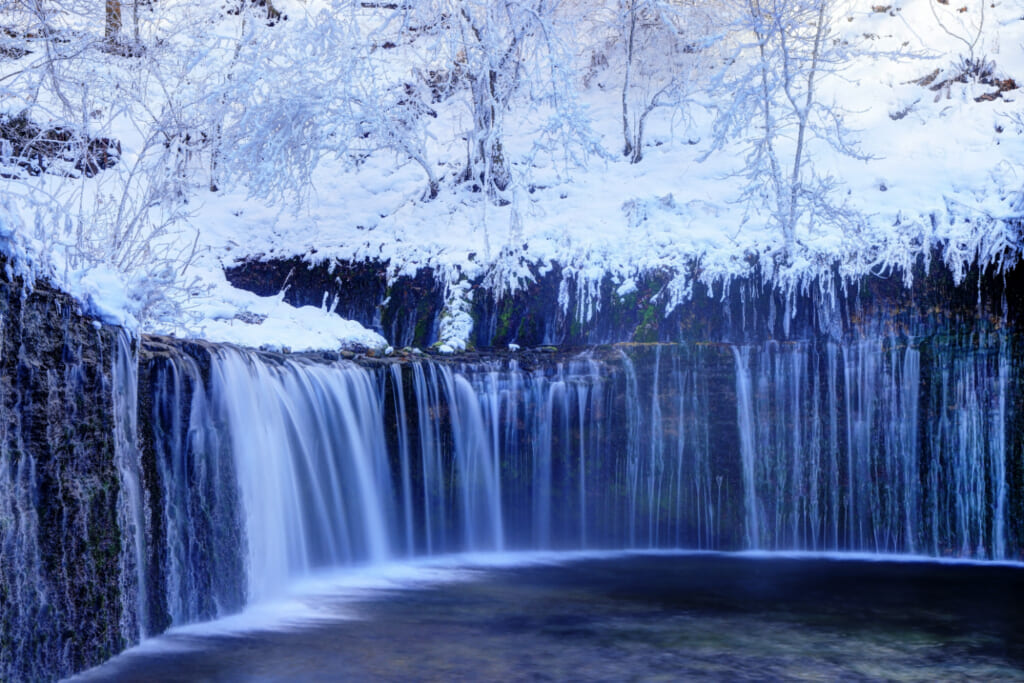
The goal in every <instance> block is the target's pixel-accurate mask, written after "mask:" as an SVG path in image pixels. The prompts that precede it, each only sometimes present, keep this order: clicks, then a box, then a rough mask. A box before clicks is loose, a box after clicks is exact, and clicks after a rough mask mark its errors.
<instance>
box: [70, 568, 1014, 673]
mask: <svg viewBox="0 0 1024 683" xmlns="http://www.w3.org/2000/svg"><path fill="white" fill-rule="evenodd" d="M493 561H498V562H500V563H502V564H498V565H493V564H492V565H490V566H489V565H488V564H487V563H481V561H480V560H479V558H477V560H476V561H475V562H474V561H473V560H468V561H463V562H462V563H460V562H459V561H458V560H457V559H455V558H453V559H451V560H449V561H443V562H435V563H434V564H433V565H429V564H427V565H423V564H421V565H418V566H417V567H409V568H407V570H406V571H399V572H397V573H396V570H395V568H394V567H391V568H383V569H382V570H381V571H380V572H379V575H378V578H377V579H376V580H374V581H371V583H372V584H374V586H373V587H363V588H353V587H352V586H351V585H349V586H347V587H339V588H335V589H334V590H331V589H329V588H324V590H325V592H322V593H319V594H316V593H314V594H310V595H307V596H306V597H304V598H294V599H293V602H292V603H291V607H287V606H282V607H280V608H278V609H279V612H278V613H276V614H275V613H274V612H273V610H270V612H269V613H268V612H267V611H266V610H265V611H263V612H258V613H255V614H250V615H248V618H246V617H244V616H243V617H241V618H238V619H236V620H235V621H231V620H227V621H225V622H221V623H218V622H214V623H213V624H209V625H205V626H203V627H201V628H199V629H192V630H190V629H189V628H188V627H186V628H185V629H181V630H177V631H172V632H171V633H170V634H167V635H164V636H161V637H159V638H157V639H155V640H153V641H150V642H148V643H146V644H145V645H143V646H142V647H141V648H136V649H135V650H133V651H129V652H128V653H126V654H124V655H121V656H119V657H117V658H115V659H114V660H112V661H111V662H108V663H107V664H106V665H104V666H102V667H99V668H98V669H95V670H93V671H91V672H88V673H87V674H85V675H83V676H80V677H78V678H77V679H75V680H77V681H82V682H86V681H93V682H95V681H120V680H146V681H295V680H303V681H333V680H368V679H374V680H607V681H621V680H783V679H802V680H808V679H809V680H840V679H841V680H883V679H884V680H904V681H935V680H947V681H948V680H1024V640H1022V639H1021V638H1020V635H1019V634H1020V633H1024V612H1022V611H1021V610H1020V609H1019V605H1020V604H1024V603H1022V600H1024V573H1022V571H1021V567H1019V566H1005V565H992V564H989V565H981V564H952V563H939V562H922V561H920V560H908V559H899V558H897V559H889V560H885V561H879V560H877V559H874V560H872V559H864V558H857V557H853V556H847V557H845V558H842V559H839V558H838V557H822V556H785V555H769V554H719V553H704V554H678V553H662V554H614V555H611V554H610V555H607V556H591V557H585V556H576V557H573V556H571V555H563V556H561V559H559V556H557V555H547V556H543V557H542V558H539V559H538V558H537V557H535V556H533V557H531V556H524V557H521V558H520V563H516V562H515V560H514V558H513V559H510V558H509V557H505V558H496V559H495V560H493ZM389 576H391V577H392V578H391V579H388V578H387V577H389ZM364 578H365V575H364ZM337 581H338V585H339V586H344V585H345V584H344V581H345V579H344V577H339V578H337ZM329 583H330V582H329V581H327V582H326V584H325V586H326V585H327V584H329ZM358 583H359V582H358V581H356V585H358ZM296 604H302V605H304V607H305V609H304V610H303V609H298V610H297V609H296V608H295V605H296ZM247 619H248V620H247ZM261 620H263V623H261ZM275 622H276V623H275Z"/></svg>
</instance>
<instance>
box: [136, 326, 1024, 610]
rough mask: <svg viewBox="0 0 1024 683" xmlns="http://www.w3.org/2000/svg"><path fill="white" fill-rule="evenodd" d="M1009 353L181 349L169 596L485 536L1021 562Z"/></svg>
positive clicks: (158, 393) (155, 378)
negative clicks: (410, 358) (370, 359)
mask: <svg viewBox="0 0 1024 683" xmlns="http://www.w3.org/2000/svg"><path fill="white" fill-rule="evenodd" d="M1010 346H1011V342H1010V340H1009V339H1008V338H1007V336H1006V335H1001V334H996V333H993V334H990V335H988V336H983V337H977V338H972V339H970V340H967V341H966V342H965V341H963V340H958V339H956V338H928V339H921V340H914V339H906V338H902V337H899V336H895V335H891V336H888V337H879V338H877V339H871V340H864V339H861V340H851V341H846V342H842V343H833V342H822V343H820V344H814V343H810V342H801V343H789V344H780V343H776V342H769V343H765V344H761V345H756V346H729V345H697V346H685V345H680V346H653V347H625V348H623V349H620V350H614V351H605V352H600V353H598V352H588V353H584V354H581V355H578V356H576V357H572V358H564V357H562V358H559V359H552V360H541V361H538V360H537V357H536V356H534V357H531V358H532V360H528V362H527V363H526V365H525V366H524V365H523V364H521V363H520V362H517V361H516V360H515V359H514V357H513V358H507V359H504V360H492V361H486V362H477V363H471V364H470V363H463V364H458V363H444V362H436V361H416V362H380V363H378V364H377V365H375V366H368V365H365V364H364V365H359V364H356V363H354V362H350V361H344V360H335V361H324V360H322V359H321V360H313V359H309V358H301V357H286V358H281V357H270V356H266V355H261V354H256V353H251V352H246V351H242V350H237V349H233V348H218V349H214V350H210V351H206V352H203V353H200V354H198V355H197V356H194V357H192V356H189V355H185V354H180V353H176V354H168V355H166V356H161V357H160V359H159V360H158V361H151V363H152V364H155V365H154V367H155V368H156V369H155V370H153V371H152V372H151V377H152V385H153V395H154V398H153V425H154V426H153V434H154V438H153V440H154V449H153V450H154V456H155V460H156V463H155V465H154V466H153V468H152V470H153V471H154V472H155V476H156V478H157V480H158V485H157V486H155V487H151V488H154V493H153V494H152V497H153V498H155V499H156V500H158V501H159V505H160V506H162V507H161V509H162V512H161V514H160V515H159V516H160V520H161V521H160V523H159V524H158V525H156V526H162V528H163V531H162V532H161V534H162V536H161V538H162V539H163V540H162V548H163V550H162V551H161V553H162V554H163V556H164V560H165V561H164V567H165V569H164V570H163V576H162V578H160V580H159V583H160V585H158V586H155V587H153V586H151V587H150V591H151V592H153V593H156V594H159V595H162V596H164V600H165V602H166V605H165V609H166V611H167V613H168V616H169V620H170V622H171V623H183V622H187V621H191V620H195V619H201V618H208V617H211V616H216V615H218V614H223V613H225V612H229V611H233V610H235V609H238V607H239V606H240V604H241V603H243V602H246V601H254V600H262V599H265V598H268V597H271V596H273V595H274V594H276V593H279V592H281V591H282V590H284V589H285V587H286V586H287V585H288V584H289V583H290V582H291V581H293V580H295V579H297V578H300V577H302V576H304V575H307V574H309V573H311V572H314V571H318V570H320V569H324V568H330V567H336V566H342V565H351V564H359V563H373V562H378V561H382V560H387V559H392V558H401V557H408V556H412V555H424V554H427V555H430V554H437V553H450V552H459V551H467V550H469V551H479V550H486V551H490V550H519V549H578V548H595V549H598V548H599V549H608V548H693V549H724V550H729V549H745V548H763V549H786V550H850V551H854V550H855V551H868V552H895V553H917V554H921V553H924V554H932V555H945V554H951V555H956V556H968V557H978V558H1007V557H1015V556H1017V555H1018V554H1019V553H1020V552H1021V546H1020V538H1019V534H1020V531H1019V524H1020V518H1021V514H1020V512H1021V511H1020V507H1021V501H1020V500H1019V499H1017V498H1014V497H1013V496H1012V495H1011V492H1012V488H1011V486H1010V479H1011V477H1013V476H1014V474H1013V472H1014V471H1015V470H1013V468H1012V467H1011V466H1009V465H1008V458H1010V457H1016V456H1013V455H1012V453H1015V452H1016V451H1015V450H1014V449H1016V448H1018V447H1019V444H1017V443H1016V441H1013V440H1011V439H1009V437H1008V432H1007V430H1008V428H1009V424H1010V420H1011V417H1012V416H1011V414H1010V408H1011V406H1012V405H1013V397H1014V383H1015V381H1016V380H1015V379H1014V378H1015V377H1016V368H1015V367H1014V365H1013V363H1012V362H1011V349H1010ZM157 489H158V490H157ZM157 535H158V536H160V534H157ZM158 559H159V558H151V559H150V564H153V563H154V562H156V561H157V560H158ZM151 580H152V578H151Z"/></svg>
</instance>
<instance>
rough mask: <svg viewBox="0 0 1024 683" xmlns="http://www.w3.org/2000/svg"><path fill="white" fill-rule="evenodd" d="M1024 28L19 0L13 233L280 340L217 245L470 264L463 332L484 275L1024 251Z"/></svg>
mask: <svg viewBox="0 0 1024 683" xmlns="http://www.w3.org/2000/svg"><path fill="white" fill-rule="evenodd" d="M982 5H984V7H982ZM112 6H113V7H116V8H117V11H116V12H115V11H113V10H111V9H110V8H111V7H112ZM271 7H272V8H273V9H272V11H271V9H269V8H271ZM961 10H963V11H961ZM1022 44H1024V20H1022V19H1021V17H1020V15H1019V12H1017V13H1015V12H1014V11H1013V8H1011V7H1009V6H1008V4H1007V3H980V2H974V0H971V1H969V2H966V4H964V3H951V4H949V5H942V4H941V3H934V2H931V3H925V2H918V1H917V0H895V2H893V3H891V4H886V5H872V4H867V5H863V4H861V3H847V2H844V1H843V0H787V1H786V2H783V1H781V0H711V1H709V2H698V1H696V0H671V1H670V0H487V1H485V0H459V1H458V2H456V1H454V0H421V1H418V2H409V3H407V2H399V3H391V2H364V1H362V0H274V2H273V3H272V4H271V5H269V6H268V5H267V4H266V3H259V2H254V1H252V0H244V1H243V0H237V1H236V0H232V1H231V2H226V3H220V2H217V3H204V2H198V1H197V0H160V2H141V1H140V2H125V1H122V2H119V3H118V2H115V3H105V2H97V1H96V0H65V1H62V2H59V3H58V2H52V1H50V0H43V1H40V0H0V95H2V100H0V120H6V121H14V120H17V121H19V122H21V123H19V124H18V125H19V126H21V127H20V128H19V130H21V131H23V132H22V133H20V134H19V135H20V136H21V137H20V138H19V139H13V137H17V136H13V137H12V136H7V137H5V138H4V139H5V140H6V142H0V221H2V224H0V237H2V238H3V241H4V243H5V245H6V246H5V251H6V252H7V253H9V254H17V255H18V262H19V263H20V264H28V265H22V266H19V267H22V268H24V269H25V270H26V271H30V270H31V271H33V272H37V273H40V274H45V275H47V276H49V277H52V278H55V279H57V280H59V281H61V282H63V283H65V284H66V285H67V286H68V287H69V288H73V289H74V288H77V289H76V291H77V292H78V293H79V294H80V298H81V299H82V300H83V301H85V302H87V303H88V302H90V301H91V302H93V303H91V304H89V305H90V306H91V307H92V308H93V309H94V310H96V311H101V312H102V311H107V312H108V313H107V317H110V318H114V319H117V318H120V319H123V320H126V321H129V322H131V320H132V319H136V320H139V321H141V324H142V325H143V327H144V328H145V329H153V330H162V331H173V332H176V333H180V334H197V335H206V336H211V337H217V338H224V339H230V340H232V341H243V340H244V341H247V342H248V341H253V342H255V341H259V339H260V335H263V336H264V337H266V339H265V341H266V342H267V343H272V344H275V345H277V346H280V347H284V346H295V347H297V346H299V345H298V344H295V343H294V342H296V341H298V340H296V339H293V338H289V339H288V341H282V339H283V337H281V335H283V334H284V332H283V330H284V329H285V328H286V327H288V324H290V322H294V321H295V320H297V318H295V319H292V318H291V317H290V313H287V312H284V309H283V308H281V306H283V304H281V302H280V301H278V300H276V299H275V300H267V301H256V300H254V299H251V298H246V297H244V296H242V295H240V294H238V293H237V292H235V291H232V290H231V289H230V288H229V287H228V285H227V284H226V281H225V280H224V277H223V275H222V273H221V264H222V262H223V261H229V260H232V259H234V258H239V257H256V258H259V257H261V256H266V255H284V256H291V255H295V254H300V255H306V256H309V257H310V258H311V259H316V258H339V259H350V260H362V259H366V258H372V259H378V260H382V261H388V262H389V265H388V272H389V273H390V274H393V275H394V274H398V273H403V274H410V273H412V272H414V271H416V270H418V269H420V268H426V267H429V268H431V269H433V271H434V272H435V273H447V274H450V278H449V280H450V282H449V289H448V293H449V297H448V303H449V306H448V310H449V314H450V316H449V321H450V325H449V327H450V328H451V329H452V330H461V332H459V334H463V335H464V336H463V337H462V338H463V341H465V339H467V338H468V337H467V336H465V335H468V334H469V332H468V331H467V330H468V329H469V328H467V327H466V325H464V324H463V323H464V322H466V318H465V317H464V316H462V315H461V312H464V310H466V309H465V305H464V304H465V302H466V301H467V300H468V299H469V297H471V296H472V291H471V290H467V291H463V290H464V288H465V287H466V286H467V285H465V283H466V282H470V281H472V282H476V283H482V285H483V287H485V288H487V289H488V290H490V291H491V292H493V293H494V294H496V295H497V296H499V297H500V296H504V295H507V294H509V293H511V292H515V291H516V290H517V289H519V288H521V287H522V286H523V285H525V284H527V283H528V282H529V280H530V279H531V278H533V277H534V276H536V275H537V274H538V273H545V272H548V271H549V269H550V268H552V267H553V264H555V263H557V264H558V265H559V266H561V268H562V271H563V272H564V273H566V275H567V279H566V284H565V292H564V296H563V301H564V302H569V301H574V302H575V304H574V306H575V308H576V310H575V311H566V313H567V314H572V315H574V316H575V317H576V318H577V319H578V320H580V321H586V320H587V319H589V318H590V316H591V315H592V314H593V312H594V310H595V306H597V305H599V300H598V299H599V297H598V292H599V290H600V283H601V282H602V281H603V279H604V278H605V277H606V276H607V275H611V277H612V280H613V282H616V283H619V284H618V285H617V287H618V288H619V289H621V290H622V291H624V292H627V293H628V291H629V287H628V286H627V285H628V283H629V282H636V281H637V279H638V277H639V276H640V275H641V274H643V273H647V272H652V271H657V272H659V273H671V274H673V275H674V277H673V278H671V279H670V280H668V282H667V284H666V286H665V288H664V290H663V291H662V292H661V293H660V294H659V296H660V297H662V298H664V299H665V300H666V301H667V302H668V303H669V306H668V307H669V308H671V305H672V304H674V303H678V302H679V301H682V300H685V299H686V298H687V297H689V296H691V295H692V294H693V292H694V291H695V288H696V287H698V286H706V287H712V288H718V289H717V290H716V291H723V290H726V289H728V287H729V286H730V284H729V283H731V282H732V281H733V280H734V279H735V278H737V277H745V276H751V275H752V274H754V273H760V274H761V276H762V277H765V278H767V279H769V280H770V284H771V285H772V286H777V287H780V288H783V289H786V290H787V291H791V292H792V291H797V290H799V289H800V288H806V287H809V286H832V285H830V284H825V285H820V284H819V285H814V284H809V283H816V282H818V283H822V282H823V283H830V282H832V280H831V279H829V278H824V279H821V278H819V277H818V276H820V275H821V274H823V273H833V272H836V271H838V272H839V273H840V275H841V276H842V278H845V279H855V278H857V277H861V276H863V275H865V274H867V273H881V274H888V273H891V272H893V271H895V270H900V271H901V272H903V273H909V272H910V268H909V267H908V266H910V265H913V264H914V263H915V262H917V261H918V260H919V259H921V258H930V257H931V256H932V254H934V253H935V251H936V249H938V250H939V252H940V253H942V254H943V258H944V259H945V260H946V261H947V262H948V263H949V264H950V265H951V267H952V268H953V272H954V274H955V275H958V276H959V274H961V273H963V272H965V268H966V266H967V265H968V264H970V263H971V262H973V261H976V260H982V261H983V262H984V263H994V264H997V265H999V266H1000V267H1005V266H1007V265H1008V264H1010V263H1013V262H1015V260H1016V258H1017V255H1018V254H1019V250H1020V248H1021V247H1020V233H1021V229H1020V225H1021V222H1020V214H1021V210H1022V208H1021V199H1020V197H1021V191H1022V188H1024V181H1022V180H1021V178H1024V169H1022V165H1021V162H1020V159H1022V158H1024V125H1021V116H1022V114H1021V109H1020V101H1021V98H1020V97H1019V96H1018V91H1019V88H1018V86H1017V84H1018V83H1019V82H1024V48H1022V47H1021V45H1022ZM907 54H914V55H916V56H917V57H925V58H928V59H932V58H934V61H933V62H929V61H924V60H922V59H904V58H903V55H907ZM936 67H938V68H936ZM2 117H6V118H2ZM19 117H21V118H19ZM26 122H27V123H26ZM29 124H31V125H29ZM2 130H3V126H2V125H0V132H2ZM24 131H36V132H35V133H31V134H29V133H25V132H24ZM0 137H4V135H2V134H0ZM8 138H11V139H8ZM623 152H625V154H623ZM29 266H31V268H29ZM196 278H198V280H196ZM623 296H626V294H623ZM104 302H106V303H104ZM459 302H463V303H459ZM279 304H280V305H279ZM565 305H566V306H568V305H569V304H568V303H566V304H565ZM114 311H121V313H120V314H115V313H114ZM321 313H322V316H321V315H320V314H321ZM329 315H330V312H329V311H320V312H319V313H315V312H311V311H307V312H305V313H303V314H302V316H300V317H301V318H302V320H303V321H305V322H303V323H302V324H303V325H306V324H307V323H308V325H311V326H312V327H313V328H318V329H319V326H321V325H326V327H324V328H323V329H324V335H323V336H322V337H319V336H318V337H317V339H325V340H328V341H324V342H322V343H325V344H335V343H336V342H337V340H338V339H340V338H341V337H342V336H343V335H347V334H350V331H347V330H342V329H341V328H339V327H331V326H330V325H327V323H325V322H324V320H325V319H326V318H325V317H324V316H329ZM263 316H270V317H274V316H278V317H280V318H281V320H287V321H290V322H289V323H288V324H285V323H283V322H282V323H281V324H276V323H274V321H273V320H271V319H270V318H264V317H263ZM253 321H259V322H253ZM460 321H461V322H460ZM278 322H281V321H278ZM469 322H471V321H469ZM446 324H447V323H446ZM351 334H356V332H351ZM359 334H361V333H359ZM457 336H458V335H456V334H455V333H454V332H453V334H452V335H448V336H447V337H445V339H448V340H449V344H448V345H449V346H450V347H451V348H456V347H458V344H457V343H454V342H451V340H453V339H455V338H456V337H457ZM366 339H369V337H367V338H366ZM275 340H276V341H275ZM379 341H380V340H374V341H373V344H369V343H367V344H363V343H362V342H360V344H363V345H371V346H372V345H374V344H376V345H377V346H379ZM318 343H321V342H318Z"/></svg>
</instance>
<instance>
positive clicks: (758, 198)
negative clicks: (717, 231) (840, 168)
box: [713, 0, 864, 260]
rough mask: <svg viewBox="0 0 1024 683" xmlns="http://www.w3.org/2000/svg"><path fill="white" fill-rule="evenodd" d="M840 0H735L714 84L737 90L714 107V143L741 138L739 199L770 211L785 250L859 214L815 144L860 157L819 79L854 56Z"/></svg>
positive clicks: (761, 214)
mask: <svg viewBox="0 0 1024 683" xmlns="http://www.w3.org/2000/svg"><path fill="white" fill-rule="evenodd" d="M838 4H839V3H838V2H837V0H735V2H734V4H733V7H732V10H733V12H734V16H735V19H734V25H733V32H734V36H735V41H736V43H737V46H736V50H735V53H734V56H733V57H732V58H731V59H730V68H728V69H725V70H724V71H723V73H722V75H721V77H720V79H719V82H718V83H716V85H717V87H719V88H721V89H724V90H725V91H727V92H729V93H732V95H731V97H730V98H728V99H727V100H725V101H724V102H723V103H722V104H721V105H719V108H718V119H717V121H716V124H715V129H714V136H715V137H714V147H713V149H716V150H717V149H723V148H726V147H731V146H733V145H734V144H735V142H736V141H737V140H740V141H742V142H741V143H740V144H741V146H743V147H745V149H744V152H745V154H746V157H745V167H744V169H743V170H742V175H743V177H744V180H745V184H744V187H743V190H742V193H741V195H740V197H738V199H740V200H741V201H742V202H743V203H745V204H746V206H747V209H748V211H750V212H751V213H752V214H753V215H754V216H756V218H757V219H760V220H765V219H767V220H768V221H769V222H770V223H772V224H773V225H774V226H775V227H776V228H777V229H778V230H779V232H780V234H781V236H782V238H783V241H784V251H783V253H782V256H783V259H784V260H788V259H790V258H792V252H793V250H794V247H795V245H796V241H797V239H799V237H800V235H801V234H807V233H809V232H812V231H814V230H816V229H819V228H820V226H821V225H822V224H825V225H832V226H839V227H840V228H842V229H843V230H844V231H847V232H849V231H851V230H854V229H856V228H857V227H859V223H860V222H861V219H860V217H859V216H858V215H857V214H856V212H855V211H853V210H852V209H850V208H849V207H848V206H845V205H844V204H843V201H842V199H841V198H839V194H838V192H837V189H838V187H837V186H838V184H839V181H838V180H837V179H836V178H834V177H832V176H830V175H829V174H827V173H822V172H820V171H819V170H818V169H817V167H816V165H815V163H814V157H815V153H814V150H813V149H812V148H813V147H814V146H815V145H818V146H819V147H820V146H821V145H826V146H830V147H832V148H833V149H835V150H837V151H839V152H840V153H842V154H847V155H850V156H854V157H861V158H863V156H864V155H863V154H862V153H861V152H860V151H859V150H858V149H857V148H856V146H855V143H854V141H853V140H852V132H851V131H850V130H849V128H848V126H847V125H846V123H845V121H844V116H843V114H844V112H843V110H842V109H841V108H840V107H839V106H838V105H837V104H836V103H835V102H833V101H829V100H827V99H823V98H822V97H821V93H820V87H821V86H820V81H821V80H823V79H824V78H827V77H830V76H831V77H835V76H836V75H837V74H838V73H839V72H841V71H842V69H843V67H844V66H845V65H847V64H848V63H849V60H850V49H849V46H848V45H847V44H846V43H845V42H844V41H842V40H839V39H837V38H836V36H835V32H834V30H833V27H832V21H833V17H834V16H835V15H836V9H837V6H838Z"/></svg>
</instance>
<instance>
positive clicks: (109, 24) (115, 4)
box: [103, 0, 121, 43]
mask: <svg viewBox="0 0 1024 683" xmlns="http://www.w3.org/2000/svg"><path fill="white" fill-rule="evenodd" d="M106 3H107V4H106V7H107V9H106V21H105V22H104V28H103V37H104V38H105V39H106V40H107V42H110V43H114V42H117V39H118V36H120V34H121V0H106Z"/></svg>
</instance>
